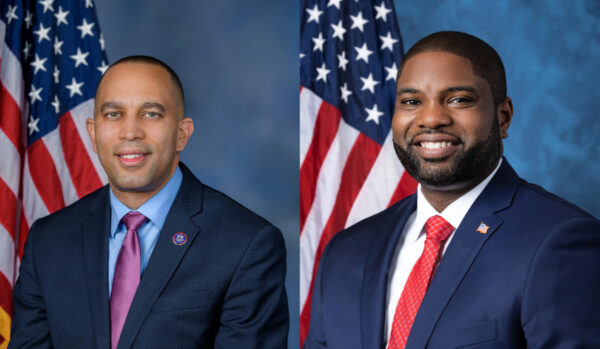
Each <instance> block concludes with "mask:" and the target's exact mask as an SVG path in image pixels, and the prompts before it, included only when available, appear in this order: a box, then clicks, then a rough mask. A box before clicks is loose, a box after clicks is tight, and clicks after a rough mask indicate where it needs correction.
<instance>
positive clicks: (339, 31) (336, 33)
mask: <svg viewBox="0 0 600 349" xmlns="http://www.w3.org/2000/svg"><path fill="white" fill-rule="evenodd" d="M331 27H332V28H333V35H332V37H333V38H338V39H340V40H341V41H344V34H345V33H346V29H345V28H344V24H343V23H342V20H341V19H340V20H339V22H338V24H337V25H336V24H332V25H331Z"/></svg>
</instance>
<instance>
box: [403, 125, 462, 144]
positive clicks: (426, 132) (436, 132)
mask: <svg viewBox="0 0 600 349" xmlns="http://www.w3.org/2000/svg"><path fill="white" fill-rule="evenodd" d="M422 135H447V136H451V137H453V138H456V139H457V140H458V141H459V144H462V143H463V141H462V139H461V138H460V137H459V136H457V135H455V134H453V133H451V132H448V131H445V130H442V129H431V128H428V129H424V130H422V131H419V132H417V133H415V134H414V135H412V136H411V137H410V138H408V139H407V142H406V144H409V145H412V144H415V143H414V140H415V138H417V137H419V136H422Z"/></svg>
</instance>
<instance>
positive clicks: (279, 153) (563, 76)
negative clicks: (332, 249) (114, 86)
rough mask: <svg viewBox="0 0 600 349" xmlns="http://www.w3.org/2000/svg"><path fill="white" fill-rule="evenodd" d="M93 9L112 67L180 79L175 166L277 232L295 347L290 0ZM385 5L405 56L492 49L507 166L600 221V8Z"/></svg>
mask: <svg viewBox="0 0 600 349" xmlns="http://www.w3.org/2000/svg"><path fill="white" fill-rule="evenodd" d="M345 1H351V0H345ZM376 3H377V4H378V1H376ZM96 6H97V12H98V17H99V21H100V25H101V30H102V32H103V34H104V38H105V40H106V50H107V53H108V57H109V59H110V61H111V62H113V61H115V60H116V59H118V58H120V57H122V56H126V55H130V54H149V55H153V56H156V57H158V58H160V59H162V60H164V61H165V62H167V63H168V64H170V65H171V66H173V68H174V69H175V70H176V71H177V72H178V73H179V74H180V76H181V79H182V82H183V85H184V89H185V92H186V98H187V114H188V116H191V117H193V118H194V119H195V120H194V121H195V126H196V130H195V132H194V135H193V137H192V139H191V142H190V144H189V145H188V148H187V149H186V150H185V151H184V152H183V155H182V158H183V161H184V162H186V163H187V164H188V166H189V167H190V168H191V169H192V170H193V172H194V173H196V175H197V176H198V177H200V179H201V180H203V181H204V182H205V183H207V184H209V185H211V186H213V187H216V188H218V189H220V190H223V191H225V192H226V193H228V194H229V195H230V196H232V197H233V198H235V199H236V200H238V201H240V202H241V203H242V204H244V205H246V206H248V207H249V208H251V209H253V210H254V211H256V212H257V213H259V214H261V215H263V216H264V217H266V218H267V219H269V220H270V221H271V222H273V223H274V224H275V225H276V226H278V227H279V228H280V229H282V231H283V233H284V235H285V238H286V243H287V248H288V280H287V288H288V296H289V300H290V314H291V318H290V320H291V321H290V326H291V330H290V337H289V343H290V347H291V348H295V347H297V345H298V344H297V343H298V319H297V314H298V167H299V165H298V161H299V160H298V91H299V82H298V40H299V39H298V38H299V23H298V18H299V12H298V11H299V4H298V2H296V1H289V0H266V1H261V2H260V3H257V2H254V1H240V0H219V1H184V0H171V1H164V0H145V1H142V0H129V1H118V0H97V2H96ZM395 6H396V12H397V16H398V19H399V23H400V31H401V33H402V36H403V42H404V47H405V48H408V47H410V46H411V45H412V44H413V43H415V42H416V41H417V40H418V39H419V38H421V37H423V36H425V35H427V34H429V33H432V32H434V31H438V30H461V31H466V32H469V33H472V34H474V35H477V36H479V37H481V38H482V39H484V40H486V41H488V42H489V43H490V44H491V45H492V46H493V47H495V48H496V49H497V51H498V53H499V54H500V56H501V57H502V59H503V60H504V63H505V67H506V71H507V76H508V93H509V95H510V96H511V97H512V98H513V101H514V106H515V116H514V120H513V123H512V126H511V128H510V130H509V138H508V139H507V140H506V142H505V147H506V151H505V153H506V156H507V158H508V159H509V161H510V162H511V164H512V165H513V166H514V167H515V169H516V170H517V171H518V172H519V174H520V175H521V176H522V177H524V178H526V179H527V180H529V181H532V182H536V183H539V184H541V185H543V186H544V187H545V188H546V189H548V190H551V191H553V192H555V193H557V194H559V195H561V196H563V197H565V198H567V199H568V200H570V201H573V202H575V203H577V204H578V205H579V206H581V207H582V208H584V209H586V210H587V211H589V212H591V213H592V214H594V215H595V216H600V200H598V199H597V198H596V195H597V194H598V188H599V186H600V179H599V178H600V163H599V161H598V159H599V152H600V145H599V144H598V143H597V141H596V138H597V136H599V135H600V123H598V122H597V121H596V119H597V116H596V114H597V113H598V111H599V110H600V99H599V97H600V96H599V94H598V92H597V88H596V83H597V76H598V73H600V69H599V68H600V63H599V62H600V54H599V53H600V52H599V50H600V45H599V44H600V42H599V41H600V5H599V3H598V2H595V1H593V0H588V1H568V2H565V1H559V0H552V1H544V2H541V1H477V0H463V1H458V0H448V1H437V0H419V1H408V0H403V1H401V0H395Z"/></svg>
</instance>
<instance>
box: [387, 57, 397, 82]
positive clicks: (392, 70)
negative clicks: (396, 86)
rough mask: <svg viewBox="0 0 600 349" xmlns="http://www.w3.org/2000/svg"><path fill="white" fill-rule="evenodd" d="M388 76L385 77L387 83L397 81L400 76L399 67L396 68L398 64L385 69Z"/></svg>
mask: <svg viewBox="0 0 600 349" xmlns="http://www.w3.org/2000/svg"><path fill="white" fill-rule="evenodd" d="M384 68H385V71H386V72H387V75H386V77H385V81H388V80H394V81H396V76H397V75H398V67H397V66H396V62H394V64H392V66H391V67H384Z"/></svg>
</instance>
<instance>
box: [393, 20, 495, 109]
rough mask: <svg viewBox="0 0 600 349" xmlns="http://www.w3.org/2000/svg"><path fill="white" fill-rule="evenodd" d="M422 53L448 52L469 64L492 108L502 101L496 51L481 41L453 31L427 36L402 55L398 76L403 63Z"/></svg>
mask: <svg viewBox="0 0 600 349" xmlns="http://www.w3.org/2000/svg"><path fill="white" fill-rule="evenodd" d="M423 52H448V53H452V54H455V55H457V56H461V57H463V58H466V59H467V60H469V62H471V68H472V69H473V72H474V73H475V74H476V75H477V76H479V77H481V78H483V79H485V80H486V81H487V83H488V85H489V86H490V89H491V91H492V97H493V98H494V105H495V106H497V105H498V104H500V103H501V102H502V101H504V99H505V98H506V73H505V72H504V65H503V64H502V60H501V59H500V56H499V55H498V53H497V52H496V50H494V49H493V48H492V47H491V46H490V45H488V44H487V43H486V42H485V41H483V40H481V39H479V38H477V37H475V36H473V35H470V34H466V33H461V32H457V31H441V32H437V33H433V34H430V35H428V36H426V37H424V38H423V39H421V40H419V41H417V43H415V44H414V45H413V46H412V47H411V48H410V49H409V50H408V52H406V54H405V55H404V59H403V61H402V64H401V65H400V69H399V72H400V74H402V68H403V67H404V62H406V61H408V60H409V59H410V58H411V57H414V56H416V55H417V54H419V53H423ZM398 76H400V75H398Z"/></svg>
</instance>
